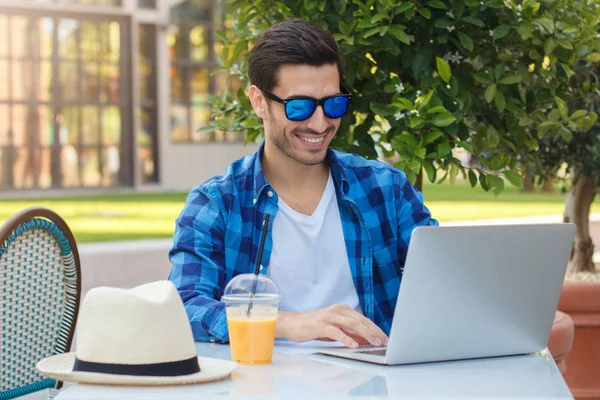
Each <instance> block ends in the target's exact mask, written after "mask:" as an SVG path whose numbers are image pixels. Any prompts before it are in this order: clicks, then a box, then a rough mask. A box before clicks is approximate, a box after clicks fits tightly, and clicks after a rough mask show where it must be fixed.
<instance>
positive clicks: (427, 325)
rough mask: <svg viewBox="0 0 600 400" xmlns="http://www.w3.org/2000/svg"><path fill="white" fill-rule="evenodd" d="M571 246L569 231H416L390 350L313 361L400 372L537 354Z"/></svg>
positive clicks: (541, 227) (339, 353)
mask: <svg viewBox="0 0 600 400" xmlns="http://www.w3.org/2000/svg"><path fill="white" fill-rule="evenodd" d="M574 238H575V225H574V224H571V223H557V224H527V225H493V226H447V227H444V226H441V227H434V226H426V227H417V228H415V229H414V230H413V233H412V235H411V239H410V244H409V247H408V252H407V255H406V262H405V267H404V272H403V276H402V282H401V284H400V291H399V293H398V299H397V302H396V311H395V314H394V319H393V322H392V327H391V330H390V335H389V341H388V345H387V347H381V348H375V347H362V346H361V347H359V348H358V349H349V348H341V347H337V348H320V349H319V350H318V353H321V354H326V355H330V356H336V357H344V358H349V359H354V360H361V361H367V362H372V363H376V364H387V365H398V364H411V363H423V362H437V361H449V360H463V359H474V358H486V357H499V356H509V355H520V354H530V353H535V352H539V351H542V350H544V349H545V348H546V346H547V344H548V339H549V336H550V331H551V329H552V322H553V320H554V313H555V311H556V308H557V306H558V300H559V297H560V292H561V288H562V283H563V280H564V277H565V273H566V268H567V264H568V261H569V258H570V253H571V248H572V245H573V241H574Z"/></svg>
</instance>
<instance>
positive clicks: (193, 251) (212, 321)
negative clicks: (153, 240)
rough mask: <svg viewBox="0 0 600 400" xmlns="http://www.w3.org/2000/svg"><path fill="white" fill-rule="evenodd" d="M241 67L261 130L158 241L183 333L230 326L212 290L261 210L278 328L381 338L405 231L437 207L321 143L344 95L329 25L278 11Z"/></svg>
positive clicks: (251, 241)
mask: <svg viewBox="0 0 600 400" xmlns="http://www.w3.org/2000/svg"><path fill="white" fill-rule="evenodd" d="M248 68H249V75H250V82H251V87H250V88H249V92H248V95H249V98H250V101H251V102H252V106H253V108H254V111H255V112H256V114H257V116H258V117H259V118H260V119H261V120H262V121H263V123H264V133H265V141H264V143H263V144H262V145H261V147H260V149H259V150H258V152H256V153H255V154H253V155H251V156H248V157H245V158H243V159H241V160H238V161H236V162H234V163H233V164H232V165H230V166H229V168H228V169H227V170H226V172H225V174H224V175H222V176H218V177H214V178H212V179H209V180H208V181H207V182H205V183H203V184H201V185H200V186H198V187H197V188H195V189H194V190H192V191H191V193H190V194H189V196H188V198H187V202H186V205H185V207H184V208H183V211H182V212H181V215H180V216H179V218H178V219H177V225H176V230H175V236H174V245H173V248H172V250H171V251H170V253H169V256H170V259H171V261H172V263H173V269H172V271H171V274H170V279H171V280H172V281H173V282H174V283H175V285H176V286H177V288H178V290H179V293H180V294H181V297H182V299H183V302H184V304H185V307H186V310H187V313H188V316H189V318H190V321H191V325H192V331H193V333H194V338H195V340H196V341H209V340H210V341H213V342H226V341H227V340H228V331H227V321H226V316H225V307H224V304H223V303H221V302H220V301H219V299H220V298H221V296H222V294H223V290H224V289H225V286H226V284H227V283H228V282H229V281H230V280H231V279H232V278H233V277H234V276H235V275H237V274H240V273H251V272H253V271H254V269H255V265H256V260H257V253H258V251H257V250H258V249H257V248H258V245H259V242H260V237H261V231H262V226H263V222H264V220H265V216H266V215H267V214H268V215H270V221H271V222H270V223H269V225H268V234H267V237H266V241H265V243H266V244H265V248H264V252H263V258H262V265H261V266H260V270H261V273H264V274H267V275H268V276H269V277H270V278H271V279H272V280H273V281H274V282H275V284H276V285H277V287H278V289H279V291H280V294H281V296H282V300H281V306H280V313H279V316H278V320H277V325H276V335H277V337H280V338H287V339H290V340H293V341H307V340H312V339H329V340H336V341H339V342H341V343H343V344H345V345H347V346H348V347H351V348H356V347H357V346H358V344H359V343H360V344H363V343H371V344H372V345H374V346H381V345H383V344H386V343H387V334H389V330H390V327H391V323H392V317H393V315H394V308H395V306H396V298H397V295H398V290H399V288H400V281H401V278H402V268H403V265H404V260H405V257H406V251H407V247H408V241H409V238H410V235H411V232H412V230H413V229H414V228H415V227H416V226H418V225H437V221H435V220H434V219H432V218H431V215H430V213H429V211H428V210H427V208H426V207H425V206H424V205H423V203H422V200H423V198H422V196H421V194H420V193H419V192H417V191H416V190H415V189H414V188H413V187H412V186H411V185H410V184H409V182H408V181H407V179H406V177H405V175H404V173H402V172H401V171H399V170H397V169H395V168H393V167H391V166H389V165H387V164H385V163H382V162H378V161H368V160H366V159H364V158H362V157H359V156H357V155H353V154H345V153H341V152H337V151H334V150H331V149H330V148H329V143H330V142H331V140H332V138H333V137H334V135H335V134H336V132H337V130H338V128H339V126H340V118H341V117H342V116H343V115H344V114H345V113H346V112H347V109H348V104H349V101H350V95H349V94H348V93H347V92H346V91H345V89H343V87H342V85H341V82H342V68H341V59H340V54H339V51H338V48H337V44H336V42H335V40H334V39H333V36H332V35H331V34H330V33H329V32H327V31H325V30H323V29H322V28H320V27H318V26H316V25H314V24H311V23H308V22H306V21H303V20H300V19H295V20H292V21H288V22H282V23H278V24H275V25H273V26H272V27H271V28H269V29H268V30H267V31H265V32H264V34H263V35H262V36H261V37H260V38H259V39H258V40H257V42H256V44H255V46H254V47H253V48H252V50H251V52H250V56H249V60H248Z"/></svg>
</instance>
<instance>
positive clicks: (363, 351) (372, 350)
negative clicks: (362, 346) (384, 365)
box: [357, 349, 385, 356]
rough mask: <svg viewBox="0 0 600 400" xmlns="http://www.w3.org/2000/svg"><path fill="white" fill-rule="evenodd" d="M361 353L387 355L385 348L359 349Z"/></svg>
mask: <svg viewBox="0 0 600 400" xmlns="http://www.w3.org/2000/svg"><path fill="white" fill-rule="evenodd" d="M357 353H359V354H374V355H376V356H385V349H370V350H361V351H357Z"/></svg>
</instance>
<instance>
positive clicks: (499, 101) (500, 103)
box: [494, 92, 506, 113]
mask: <svg viewBox="0 0 600 400" xmlns="http://www.w3.org/2000/svg"><path fill="white" fill-rule="evenodd" d="M494 100H495V102H496V108H497V109H498V111H500V112H501V113H502V112H504V108H505V107H506V98H505V97H504V94H502V92H497V93H496V97H494Z"/></svg>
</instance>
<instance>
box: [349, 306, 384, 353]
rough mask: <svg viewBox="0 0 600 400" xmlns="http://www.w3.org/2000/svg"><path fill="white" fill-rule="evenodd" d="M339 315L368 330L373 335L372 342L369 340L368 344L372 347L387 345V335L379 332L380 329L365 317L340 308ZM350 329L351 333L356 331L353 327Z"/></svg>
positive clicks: (351, 310) (352, 310)
mask: <svg viewBox="0 0 600 400" xmlns="http://www.w3.org/2000/svg"><path fill="white" fill-rule="evenodd" d="M340 313H341V314H342V315H343V316H345V317H347V318H351V319H353V320H355V321H357V323H359V324H361V325H362V326H364V327H365V328H366V329H368V330H369V331H370V332H371V335H374V338H373V340H371V339H369V342H370V343H371V344H373V345H374V346H382V345H384V344H387V341H388V337H387V335H386V334H385V333H384V332H383V331H382V330H381V328H379V327H378V326H377V325H376V324H375V323H374V322H373V321H371V320H370V319H369V318H367V317H365V316H364V315H362V314H361V313H359V312H357V311H356V310H354V309H352V308H350V307H342V308H341V309H340ZM358 326H359V325H357V327H358ZM351 329H352V330H353V331H354V330H356V329H354V328H353V327H351ZM365 338H367V337H365ZM367 339H368V338H367ZM377 339H379V341H377Z"/></svg>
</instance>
